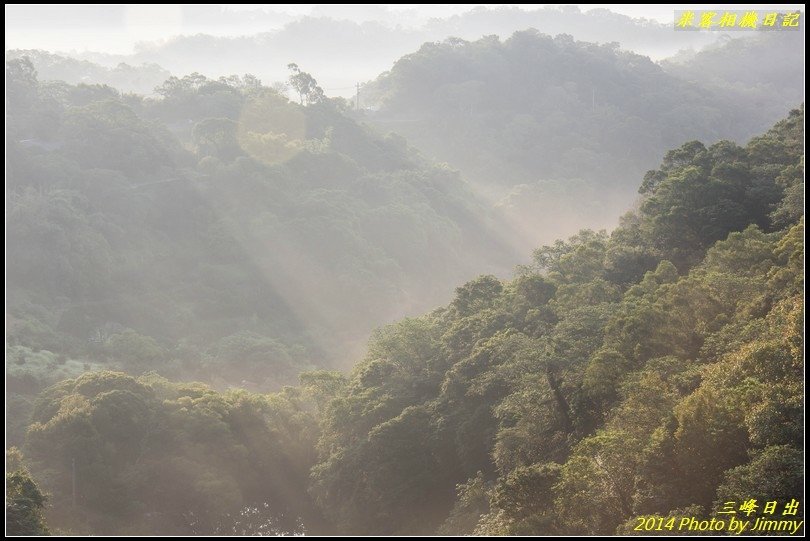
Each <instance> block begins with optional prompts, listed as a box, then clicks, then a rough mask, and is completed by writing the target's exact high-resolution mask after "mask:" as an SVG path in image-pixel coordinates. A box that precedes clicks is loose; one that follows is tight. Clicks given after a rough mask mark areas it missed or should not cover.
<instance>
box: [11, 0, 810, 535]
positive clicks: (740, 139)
mask: <svg viewBox="0 0 810 541" xmlns="http://www.w3.org/2000/svg"><path fill="white" fill-rule="evenodd" d="M518 12H520V13H518ZM200 13H203V11H200V12H199V13H198V15H199V14H200ZM521 13H523V14H526V12H525V11H520V10H514V9H504V10H486V9H485V10H477V11H473V12H470V13H467V14H464V15H459V16H456V17H451V18H448V19H444V20H437V21H433V22H432V23H430V24H428V25H426V26H425V27H423V28H422V29H421V30H419V31H418V32H417V31H416V30H408V31H405V30H402V29H401V28H400V29H398V30H397V31H393V30H391V29H390V28H388V27H386V28H387V30H386V32H389V33H390V34H391V35H396V36H399V37H400V38H402V39H403V42H405V41H407V40H406V39H405V38H404V37H402V36H404V35H406V34H407V35H408V36H409V37H408V39H412V38H413V35H412V34H414V33H416V34H418V35H419V36H424V33H425V32H436V35H441V39H440V40H438V41H429V42H427V43H424V44H423V45H422V46H421V47H420V48H418V50H416V52H412V53H411V54H408V55H406V56H404V57H402V58H400V59H399V60H398V61H396V63H395V64H394V65H393V67H392V69H391V70H390V71H388V72H385V73H382V74H381V75H380V76H379V77H377V78H376V79H375V80H373V81H372V82H370V83H368V84H367V85H365V86H364V87H363V89H362V93H363V96H364V100H367V101H365V102H364V103H363V105H362V106H361V107H358V103H357V102H352V101H351V100H347V99H344V98H340V97H333V96H334V93H332V92H330V91H329V88H328V87H327V86H325V85H323V83H322V80H320V79H319V73H318V72H315V71H313V70H312V69H311V68H310V67H309V64H308V63H307V62H306V60H307V58H308V54H313V52H314V51H316V49H318V47H316V45H318V42H317V41H313V42H312V43H307V44H306V46H303V45H301V44H300V43H298V42H296V45H295V46H293V45H290V44H286V42H285V41H284V39H287V38H290V36H293V35H295V36H296V39H299V38H301V36H307V35H308V34H307V33H306V32H305V30H307V29H309V30H312V28H334V27H333V24H334V23H335V21H330V20H327V19H308V18H300V19H297V20H294V21H290V23H289V25H288V26H286V27H284V28H282V29H281V30H280V31H278V32H275V33H272V34H266V35H258V36H257V35H252V36H244V37H241V38H232V37H228V38H221V37H217V38H213V37H211V36H203V35H200V36H196V37H190V38H189V37H187V38H178V39H176V40H170V41H168V42H166V43H164V44H162V45H160V46H156V47H155V48H154V49H148V48H147V49H144V50H142V51H140V52H139V53H138V54H136V55H132V56H131V57H130V58H129V59H128V63H126V64H123V63H122V64H115V65H113V66H109V65H107V66H106V67H104V66H103V65H102V64H97V63H94V62H90V61H87V60H82V59H79V58H77V57H76V56H75V55H60V54H54V53H51V52H46V51H39V50H25V51H22V50H18V51H12V52H9V51H7V54H6V139H7V142H6V230H7V237H6V258H7V263H6V277H7V287H6V320H7V322H6V384H7V387H6V410H7V417H6V434H7V437H6V529H7V533H12V534H19V535H48V534H50V533H56V534H79V535H300V534H333V535H334V534H343V535H397V534H399V535H402V534H409V535H435V534H438V535H615V534H635V533H638V531H637V530H636V529H635V527H636V525H637V523H638V517H654V518H656V519H659V518H660V519H662V520H668V519H669V518H675V517H693V518H695V519H698V520H708V519H711V518H712V517H716V516H719V515H718V513H720V512H721V510H723V509H724V508H725V507H726V506H727V505H728V502H745V501H749V500H751V499H754V500H756V501H758V502H760V504H763V503H764V502H769V501H777V502H779V504H780V511H781V509H782V507H781V506H783V505H784V504H786V503H787V502H790V501H796V500H794V499H798V500H800V504H801V506H802V507H801V508H800V509H799V512H798V513H797V514H796V516H793V517H792V518H796V519H798V520H802V519H803V518H804V511H803V504H804V502H803V500H802V497H803V485H804V342H803V340H804V329H803V322H804V297H803V294H804V142H805V134H804V104H803V103H802V101H803V95H804V94H803V87H802V84H801V77H799V76H798V75H797V73H798V74H799V75H800V74H801V72H796V71H794V72H790V73H786V71H785V70H786V69H787V68H789V67H790V66H792V65H794V64H793V63H794V61H795V60H796V59H800V60H801V62H802V64H796V66H798V65H803V49H802V50H801V51H799V50H798V49H797V46H796V44H797V43H798V42H797V40H803V32H801V33H795V34H794V35H790V36H788V37H785V38H784V39H780V36H781V35H782V34H779V33H776V32H774V33H770V34H767V35H765V34H763V35H760V36H740V38H738V39H733V40H732V39H722V40H721V41H720V42H718V43H716V44H715V45H714V46H712V47H710V48H706V49H703V50H701V51H698V52H694V51H692V52H689V51H684V52H682V53H681V54H679V55H677V56H675V57H673V58H671V59H669V60H667V61H665V62H661V63H655V62H653V61H652V60H650V58H648V57H646V56H641V55H640V54H637V53H634V52H631V51H630V50H629V48H628V44H632V43H635V44H636V46H638V44H640V43H644V44H647V45H649V46H651V47H652V46H653V45H654V44H655V43H654V42H655V41H656V40H658V39H659V38H660V39H661V40H662V42H661V43H659V44H658V45H659V46H660V47H662V48H666V47H668V46H670V45H672V43H675V42H677V43H678V44H681V41H680V40H683V43H686V44H695V43H697V42H698V41H699V40H702V39H707V40H708V39H709V38H708V37H705V38H704V37H702V36H698V37H695V36H692V37H689V36H682V37H673V33H671V32H667V33H666V34H663V33H662V32H663V30H662V27H661V25H660V24H657V23H653V22H650V21H647V22H644V21H639V20H632V19H629V18H627V17H623V16H616V15H615V14H610V12H599V11H597V12H593V11H592V12H589V13H582V12H580V11H579V10H578V9H576V10H572V9H565V8H563V9H557V8H554V9H551V8H543V9H541V10H538V11H537V12H530V15H527V16H528V17H530V18H531V17H538V20H541V21H542V23H543V25H546V26H543V25H537V26H538V27H542V28H541V29H543V28H547V27H555V28H556V26H555V25H558V24H559V25H561V26H565V25H567V24H569V23H570V21H578V22H576V24H575V25H574V27H576V28H580V29H581V30H582V35H583V36H585V37H590V38H592V39H593V41H600V42H602V43H601V44H597V43H594V42H585V41H577V40H575V39H574V37H573V36H571V35H568V34H562V35H557V36H556V37H551V36H548V35H544V34H542V33H541V32H540V31H538V30H523V31H519V32H516V33H514V34H512V35H511V37H508V38H505V39H501V38H498V37H497V36H495V35H489V34H481V33H480V29H481V28H490V29H491V28H498V29H500V28H501V26H502V27H503V28H511V27H512V26H514V25H515V24H517V22H516V20H517V19H516V17H517V16H518V15H520V14H521ZM201 16H202V15H201ZM609 16H610V17H614V18H615V22H616V25H614V27H613V29H612V30H610V31H609V32H607V34H604V36H603V35H602V34H599V32H600V31H602V30H604V27H602V26H599V25H595V24H590V22H592V19H591V18H596V17H609ZM586 19H587V20H586ZM493 21H496V22H497V24H495V22H493ZM340 24H341V25H344V24H345V26H346V27H347V28H355V27H356V26H357V23H353V22H350V21H343V22H341V23H340ZM571 24H573V23H571ZM296 25H298V26H297V27H296ZM313 25H314V26H313ZM319 25H320V26H319ZM447 25H451V26H453V25H456V26H457V27H458V28H460V29H462V30H463V31H461V30H460V31H459V32H458V33H457V34H456V35H459V36H461V37H458V38H450V39H444V38H445V37H446V36H447V35H448V33H449V32H448V31H447V29H446V26H447ZM499 25H500V26H499ZM360 26H363V25H360ZM296 28H298V31H300V32H299V33H296V32H298V31H296V30H295V29H296ZM363 28H364V30H365V31H367V32H371V34H372V35H373V36H375V37H374V40H376V41H381V42H382V41H384V39H383V38H381V37H380V35H378V34H375V33H374V32H378V31H380V30H379V28H378V27H377V26H375V25H373V24H372V25H368V26H363ZM616 28H620V29H621V28H625V30H626V32H627V36H628V39H627V40H626V42H624V43H622V44H621V45H619V44H618V43H605V42H604V41H605V40H606V38H608V37H610V35H612V34H610V32H615V31H616ZM600 29H601V30H600ZM511 31H512V30H510V31H509V32H508V33H507V34H505V35H509V34H510V33H511ZM419 32H422V33H421V34H420V33H419ZM383 34H384V35H386V36H387V35H389V34H387V33H383ZM490 34H491V32H490ZM597 34H598V36H597ZM609 34H610V35H609ZM468 35H473V36H472V37H473V38H474V41H465V39H462V38H463V37H467V36H468ZM480 35H485V37H483V38H480ZM664 35H666V36H668V38H667V39H671V40H672V43H669V42H665V41H666V40H664V38H661V36H664ZM784 35H787V34H784ZM797 36H798V37H797ZM578 37H580V36H578ZM355 38H356V36H355V37H351V38H350V37H348V36H347V37H346V40H347V41H352V40H353V39H355ZM479 38H480V39H479ZM211 39H213V40H214V41H216V42H217V43H218V44H219V45H221V53H222V54H221V56H219V57H212V58H211V59H210V63H209V64H208V66H209V67H210V68H211V70H214V71H216V70H219V69H222V66H227V65H234V66H236V67H241V66H242V65H243V64H238V63H233V62H232V61H231V59H232V58H233V57H232V54H233V51H234V50H243V49H244V50H250V51H251V55H254V56H253V57H250V58H245V59H243V60H244V62H245V64H244V65H250V64H251V62H253V63H255V60H256V57H257V56H256V55H258V56H261V54H262V52H263V51H264V49H262V48H261V47H258V46H257V43H261V44H263V46H266V47H270V46H271V45H273V44H275V45H278V46H279V47H278V51H276V52H274V53H273V54H274V55H281V52H285V53H287V52H288V51H291V50H298V51H299V52H300V55H298V56H295V55H293V58H289V57H287V56H285V59H284V69H285V75H284V79H285V81H283V82H280V81H278V80H277V79H271V81H273V82H270V83H268V82H267V81H265V82H263V81H262V80H261V79H260V77H258V76H257V75H252V74H250V73H247V74H244V75H230V76H220V75H221V73H220V74H218V75H216V76H212V75H211V74H210V72H209V73H206V74H202V73H201V72H191V73H189V72H184V71H178V70H176V69H175V67H174V66H173V65H172V64H171V62H164V61H163V60H162V59H161V58H158V57H160V55H164V57H166V58H171V56H172V55H173V54H177V55H178V57H177V58H178V62H180V60H179V58H180V56H182V55H180V53H179V52H178V51H185V52H186V53H188V54H192V53H193V55H192V56H195V58H198V59H199V58H202V56H204V53H203V52H201V51H205V50H207V47H208V46H207V45H205V46H203V45H200V47H199V50H195V47H196V46H195V44H198V45H199V44H205V43H207V42H208V41H209V40H211ZM420 40H421V41H424V39H421V38H420ZM690 40H691V41H690ZM421 41H420V43H421ZM237 45H238V47H237ZM282 45H283V46H282ZM338 45H339V44H336V45H335V47H334V50H331V51H329V52H328V53H329V54H338V53H340V52H341V51H342V50H343V49H341V47H339V46H338ZM390 45H391V47H394V48H395V46H396V44H390ZM639 48H643V47H640V46H639ZM381 49H386V48H385V47H381ZM414 49H416V47H412V48H411V49H410V50H414ZM320 50H321V51H323V50H324V49H323V47H322V46H321V47H320ZM150 51H151V52H150ZM147 53H149V54H147ZM150 54H151V55H153V56H149V55H150ZM184 54H185V53H184ZM324 54H326V53H324ZM368 54H370V55H374V54H378V55H379V56H380V57H382V56H384V55H385V54H388V53H387V52H386V51H385V50H380V51H370V52H369V53H368ZM200 55H202V56H200ZM101 56H103V55H101ZM327 56H328V55H327ZM273 58H275V56H274V57H273ZM741 59H747V60H748V61H751V62H756V63H758V64H760V65H762V69H760V70H757V71H756V72H752V71H751V70H747V69H745V67H744V66H743V65H741V63H740V60H741ZM95 60H99V59H98V58H96V59H95ZM108 60H109V59H108ZM117 60H121V59H117ZM198 61H200V62H202V61H203V60H198ZM142 62H157V63H142ZM368 65H370V63H367V64H365V66H366V67H367V66H368ZM116 66H117V67H116ZM161 66H163V67H161ZM794 67H795V66H794ZM164 68H170V69H171V70H172V72H171V73H170V72H169V71H166V70H165V69H164ZM201 71H203V70H201ZM233 71H236V69H234V70H231V71H228V72H227V73H233ZM245 71H248V70H245ZM702 71H711V72H712V76H711V77H706V78H702V77H700V73H701V72H702ZM184 73H185V74H184ZM251 73H258V72H256V71H251ZM43 74H45V75H43ZM145 86H149V87H150V89H147V90H144V87H145ZM766 102H767V103H766ZM372 103H373V104H374V107H373V108H371V107H369V106H370V105H371V104H372ZM763 104H764V105H763ZM741 111H742V112H744V114H742V113H741ZM608 226H609V227H608ZM528 254H531V255H530V256H529V255H528ZM518 263H520V264H518ZM516 265H517V266H516ZM802 525H803V522H802V524H800V525H799V526H797V532H798V533H803V531H804V530H803V528H802ZM664 533H669V532H664ZM671 533H680V532H671Z"/></svg>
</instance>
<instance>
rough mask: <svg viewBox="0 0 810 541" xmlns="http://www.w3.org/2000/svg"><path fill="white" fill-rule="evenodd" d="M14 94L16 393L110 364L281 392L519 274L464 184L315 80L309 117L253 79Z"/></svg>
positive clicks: (31, 73) (38, 86)
mask: <svg viewBox="0 0 810 541" xmlns="http://www.w3.org/2000/svg"><path fill="white" fill-rule="evenodd" d="M296 74H297V77H299V79H298V80H299V81H301V80H304V79H300V78H302V77H308V75H307V74H306V73H304V72H300V70H299V71H298V72H296ZM6 77H7V85H8V86H7V111H8V116H7V141H8V143H7V162H6V164H7V180H6V189H7V203H6V204H7V207H6V228H7V246H6V250H7V254H6V255H7V261H8V263H7V267H6V272H7V281H8V282H7V283H8V289H7V314H8V316H7V317H8V326H7V333H8V334H7V343H8V344H9V346H10V347H11V355H12V357H13V358H14V359H15V362H14V363H13V364H12V368H11V374H10V382H11V383H12V388H17V386H18V385H19V386H21V388H25V389H26V391H27V392H32V391H34V390H37V389H39V388H41V387H42V386H43V385H47V384H50V383H54V382H55V381H58V380H59V379H61V378H63V377H67V376H69V375H75V374H77V373H80V372H81V371H83V370H84V369H87V368H88V367H95V366H96V365H102V366H103V365H107V366H109V367H113V368H117V369H123V370H126V371H127V372H130V373H132V374H140V373H142V372H144V371H148V370H154V371H157V372H158V373H160V374H161V375H164V376H170V377H175V378H182V379H188V378H195V379H202V380H204V381H208V382H210V383H213V384H215V385H217V386H219V387H223V386H226V385H238V386H242V387H247V388H252V389H254V390H270V389H279V388H280V386H281V384H285V383H294V382H295V381H297V376H298V373H299V372H300V371H301V370H304V369H308V368H313V367H329V366H337V365H338V364H337V363H340V362H346V361H347V360H348V359H349V358H350V357H351V356H352V355H355V354H356V352H357V351H362V348H363V343H364V341H365V339H366V337H367V336H368V333H369V332H370V330H371V329H372V328H373V327H375V326H378V325H379V324H380V323H382V322H390V321H393V320H395V319H398V318H400V317H402V316H404V315H406V314H413V313H419V312H422V311H424V310H426V309H428V308H431V307H433V306H435V304H436V303H437V300H439V299H444V300H448V299H449V298H450V295H451V293H452V289H453V287H454V285H455V284H457V283H458V282H459V281H463V280H466V279H469V277H471V276H474V275H475V274H477V273H478V272H480V269H481V268H482V267H484V268H488V269H490V270H491V271H502V270H503V269H505V268H508V266H509V265H510V264H511V263H510V262H511V261H512V260H513V259H514V256H513V255H512V254H511V252H508V251H507V250H505V249H503V248H502V244H503V243H502V242H501V241H500V240H498V239H496V238H494V237H493V235H492V234H491V233H490V232H489V231H490V229H491V228H490V226H489V221H490V217H489V216H488V211H487V209H486V208H484V207H482V206H481V205H480V204H479V203H478V202H477V201H476V200H475V198H474V197H473V196H472V194H471V193H470V191H469V190H468V189H467V188H466V186H465V185H464V183H463V181H462V180H461V179H460V177H459V175H458V173H456V172H454V171H452V170H449V169H447V168H443V167H438V166H434V165H431V164H430V163H428V162H426V161H425V160H423V159H422V158H420V157H419V155H417V154H416V153H415V152H413V151H412V150H410V149H409V148H408V147H407V145H406V143H405V141H404V140H402V139H401V138H400V137H396V136H390V137H381V136H378V135H376V134H374V133H373V132H371V131H370V130H369V129H367V128H364V127H363V126H361V125H359V124H357V123H356V122H355V121H353V120H351V119H350V118H349V117H347V116H346V115H345V114H344V112H343V110H344V106H343V105H342V102H341V101H340V100H337V101H334V100H329V99H326V98H325V97H324V96H323V94H322V93H318V92H316V88H317V85H316V84H314V81H313V85H312V88H308V87H306V88H305V87H302V92H303V93H302V94H301V101H302V102H305V103H306V106H305V105H301V104H298V103H293V102H290V101H288V100H287V98H285V97H282V96H281V95H279V94H278V93H277V92H276V91H274V90H273V89H271V88H268V87H265V86H263V85H262V84H261V83H260V82H259V81H258V80H257V79H256V78H255V77H252V76H248V75H246V76H244V77H231V78H227V79H226V78H222V79H220V80H210V79H207V78H205V77H202V76H199V75H196V74H195V75H191V76H186V77H183V78H180V79H178V78H175V77H172V78H170V79H168V80H167V81H166V82H165V84H163V85H161V87H159V88H158V91H159V93H160V94H161V99H145V98H143V97H141V96H138V95H133V94H121V93H119V92H118V91H117V90H115V89H113V88H111V87H108V86H99V85H84V84H80V85H69V84H66V83H61V82H49V83H42V82H39V81H38V79H37V77H36V72H35V70H33V67H32V65H31V63H30V62H28V61H27V60H26V59H20V60H12V61H9V62H8V63H7V64H6ZM301 84H303V83H301ZM317 90H318V91H319V90H320V89H317ZM78 359H80V360H78Z"/></svg>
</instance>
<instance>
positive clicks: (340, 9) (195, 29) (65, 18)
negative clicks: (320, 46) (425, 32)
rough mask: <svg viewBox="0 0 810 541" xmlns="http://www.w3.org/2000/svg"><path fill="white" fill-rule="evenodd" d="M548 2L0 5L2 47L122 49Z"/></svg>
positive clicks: (623, 8) (656, 9)
mask: <svg viewBox="0 0 810 541" xmlns="http://www.w3.org/2000/svg"><path fill="white" fill-rule="evenodd" d="M552 5H559V4H444V5H430V4H370V5H369V4H337V5H336V4H297V5H295V4H258V5H257V4H253V5H249V4H234V5H224V4H212V5H204V4H197V5H185V6H181V5H171V4H170V5H146V4H102V5H88V4H73V5H58V4H35V5H31V4H6V8H5V14H6V48H7V49H34V48H38V49H47V50H51V51H65V52H68V51H77V52H82V51H98V52H107V53H118V54H128V53H131V52H132V51H133V48H134V46H135V44H136V43H137V42H139V41H155V40H161V39H166V38H169V37H172V36H175V35H178V34H194V33H207V34H214V35H220V36H226V35H243V34H253V33H257V32H266V31H268V30H273V29H274V28H279V27H281V26H283V25H284V24H285V23H287V22H289V21H291V20H293V19H295V18H297V17H301V16H304V15H315V16H329V17H333V18H342V19H350V20H355V21H358V22H362V21H369V20H376V21H382V22H386V23H389V24H401V25H404V26H419V25H420V24H423V23H424V22H426V21H427V20H428V19H430V18H443V17H449V16H452V15H455V14H459V13H463V12H465V11H469V10H470V9H473V8H475V7H479V6H487V7H490V8H498V7H519V8H521V9H527V10H528V9H536V8H539V7H543V6H552ZM572 5H577V6H579V8H580V9H581V10H582V11H588V10H591V9H594V8H607V9H610V10H612V11H614V12H618V13H621V14H624V15H628V16H630V17H643V18H647V19H655V20H657V21H660V22H664V23H667V22H671V21H672V19H673V11H674V10H675V9H702V8H708V7H719V5H717V4H714V5H712V4H657V5H631V4H572ZM803 6H804V4H785V5H781V6H768V5H764V4H724V5H722V8H721V9H757V8H760V9H765V8H769V9H774V8H775V7H779V8H782V9H794V10H795V9H802V10H803V9H804V8H803ZM222 10H224V13H223V11H222Z"/></svg>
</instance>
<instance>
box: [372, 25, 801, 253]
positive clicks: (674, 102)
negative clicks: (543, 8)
mask: <svg viewBox="0 0 810 541" xmlns="http://www.w3.org/2000/svg"><path fill="white" fill-rule="evenodd" d="M802 38H803V36H802V35H801V34H799V33H791V35H790V36H789V37H788V38H784V37H782V36H776V37H772V38H771V39H754V38H738V39H737V40H735V41H734V42H730V43H728V44H727V45H726V46H723V47H721V48H719V49H716V50H715V51H716V52H701V53H700V54H699V55H698V56H697V57H696V58H695V59H690V60H687V61H685V63H684V64H675V63H671V64H667V66H668V68H667V70H665V69H662V67H661V66H659V65H657V64H655V63H654V62H652V61H651V60H650V59H649V58H647V57H644V56H641V55H639V54H637V53H634V52H632V51H628V50H623V49H621V48H620V47H619V43H618V42H614V43H608V44H603V45H597V44H594V43H588V42H581V41H575V40H574V39H573V37H572V36H570V35H558V36H556V37H555V38H552V37H551V36H547V35H543V34H541V33H540V32H538V31H537V30H527V31H522V32H517V33H515V34H513V35H512V36H511V37H509V38H508V39H505V40H501V39H499V38H498V37H497V36H494V35H492V36H487V37H484V38H482V39H479V40H477V41H470V42H468V41H464V40H460V39H450V40H446V41H444V42H442V43H426V44H425V45H423V46H422V48H421V49H419V51H418V52H415V53H412V54H409V55H406V56H404V57H403V58H401V59H400V60H398V61H397V62H396V63H395V64H394V66H393V68H392V69H391V70H390V71H389V72H388V73H385V74H383V75H381V76H380V77H379V78H378V79H377V80H375V81H373V82H372V83H370V84H368V85H366V87H365V88H364V91H365V93H366V95H367V96H368V97H369V99H371V100H372V102H373V103H374V104H375V105H377V106H378V107H379V110H378V111H375V112H374V113H372V114H371V115H370V117H369V121H370V122H371V123H372V124H373V125H375V126H377V127H379V128H380V129H390V130H394V131H397V132H398V133H401V134H403V135H404V136H405V137H406V138H407V139H408V141H409V142H411V143H412V144H413V145H414V146H415V147H417V148H418V149H420V150H421V151H422V152H424V153H425V154H426V155H427V156H430V157H433V158H435V159H438V160H439V161H443V162H447V163H449V164H450V165H452V166H453V167H456V168H458V169H459V170H460V171H461V172H462V174H463V175H464V177H465V178H467V179H468V180H469V181H471V182H472V183H473V185H474V186H475V188H476V189H477V190H478V192H479V193H480V194H481V195H482V196H484V197H487V198H488V199H490V200H492V201H495V202H496V204H497V206H498V207H499V209H500V210H501V211H502V212H503V213H504V215H505V216H506V219H507V220H508V221H509V222H510V224H511V225H512V227H513V228H515V229H516V230H517V231H518V232H519V233H520V237H521V238H523V239H524V240H525V244H524V245H523V246H521V248H522V249H525V250H528V249H530V248H531V247H532V246H536V245H537V244H538V243H542V242H550V241H553V240H554V239H555V238H557V237H558V236H567V235H568V234H572V233H574V232H576V230H577V229H578V228H579V227H582V226H583V225H586V226H590V227H594V228H601V227H608V226H609V227H613V225H614V224H615V216H616V215H618V214H620V213H621V212H622V211H623V209H625V208H627V207H628V206H629V205H630V204H631V203H632V202H633V198H634V195H635V192H636V179H637V178H638V177H640V176H641V175H643V174H644V172H645V171H647V170H649V169H650V168H652V167H653V166H654V165H655V163H656V161H657V160H659V159H660V157H661V156H662V155H663V154H664V153H665V152H666V151H667V149H669V148H672V147H674V146H676V145H678V144H680V143H681V142H682V141H686V140H691V139H698V140H703V141H709V142H714V141H717V140H719V139H724V138H725V139H732V140H737V141H744V140H746V139H747V138H749V137H751V136H752V135H754V134H756V133H759V132H761V131H763V130H764V129H766V128H767V127H768V126H770V125H771V124H773V122H774V121H775V120H776V119H778V118H780V117H782V116H784V115H785V114H786V113H787V111H788V110H789V109H791V108H793V107H795V105H796V104H797V103H799V102H800V101H801V96H802V92H803V85H802V78H801V69H802V68H801V67H800V66H801V65H802V62H803V59H802V58H803V51H802V49H801V48H800V47H799V46H798V45H800V44H801V41H802ZM721 51H725V53H724V55H725V56H721ZM712 55H714V56H712ZM764 58H774V59H778V61H777V62H776V63H775V64H774V65H768V64H769V63H767V64H766V63H765V62H760V61H759V59H764ZM762 64H766V66H767V67H766V69H765V70H763V69H762V68H761V67H760V66H761V65H762ZM718 65H722V66H723V67H725V69H717V67H718ZM726 66H728V67H726ZM753 66H757V67H756V69H754V68H753ZM735 70H736V71H735ZM669 71H671V72H672V73H669ZM702 74H706V75H705V77H703V76H702ZM718 79H720V80H721V81H722V83H723V86H722V88H718V86H717V82H718ZM741 83H745V84H744V85H743V84H741ZM766 83H767V84H766ZM776 89H778V91H777V90H776ZM763 103H765V105H763ZM741 109H744V110H745V114H740V110H741ZM560 207H563V208H566V209H567V213H566V216H565V217H560V216H558V214H559V213H557V212H555V209H557V208H560Z"/></svg>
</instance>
